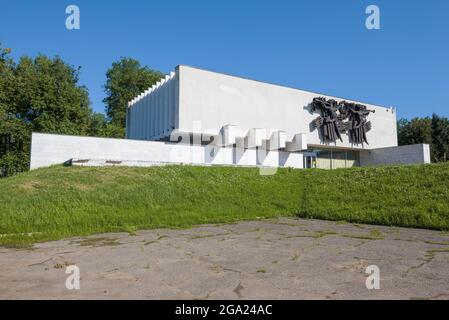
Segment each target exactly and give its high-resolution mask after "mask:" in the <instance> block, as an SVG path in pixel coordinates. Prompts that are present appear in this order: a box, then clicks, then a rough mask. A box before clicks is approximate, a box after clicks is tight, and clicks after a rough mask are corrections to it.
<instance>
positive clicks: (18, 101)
mask: <svg viewBox="0 0 449 320" xmlns="http://www.w3.org/2000/svg"><path fill="white" fill-rule="evenodd" d="M9 54H10V50H9V49H3V48H2V47H1V46H0V175H1V176H6V175H11V174H14V173H17V172H20V171H24V170H27V168H28V166H29V150H30V137H31V132H32V131H35V132H47V133H59V134H73V135H84V134H88V133H89V128H90V127H89V126H90V123H91V114H92V111H91V109H90V105H89V99H88V91H87V89H86V88H85V87H83V86H80V85H79V84H78V82H79V71H80V68H75V67H73V66H70V65H68V64H66V63H65V62H64V61H62V60H61V59H60V58H59V57H56V58H53V59H51V58H48V57H46V56H44V55H39V56H37V57H36V58H34V59H33V58H30V57H22V58H20V60H19V62H18V63H15V62H14V61H13V59H12V58H11V57H10V55H9Z"/></svg>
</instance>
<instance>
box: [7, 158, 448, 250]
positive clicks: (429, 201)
mask: <svg viewBox="0 0 449 320" xmlns="http://www.w3.org/2000/svg"><path fill="white" fill-rule="evenodd" d="M277 216H299V217H307V218H319V219H332V220H345V221H348V222H357V223H372V224H385V225H394V226H405V227H420V228H431V229H440V230H449V165H448V164H439V165H422V166H392V167H377V168H355V169H342V170H333V171H322V170H293V169H280V170H278V172H277V173H276V174H275V175H273V176H261V175H260V174H259V170H258V169H257V168H232V167H191V166H168V167H153V168H124V167H114V168H92V167H91V168H89V167H63V166H56V167H52V168H46V169H40V170H36V171H32V172H28V173H24V174H20V175H18V176H14V177H11V178H6V179H2V180H0V245H20V244H27V243H31V242H35V241H44V240H52V239H60V238H64V237H70V236H78V235H89V234H94V233H100V232H116V231H128V232H133V231H135V230H139V229H150V228H163V227H176V228H183V227H189V226H193V225H196V224H202V223H228V222H235V221H238V220H246V219H257V218H269V217H277Z"/></svg>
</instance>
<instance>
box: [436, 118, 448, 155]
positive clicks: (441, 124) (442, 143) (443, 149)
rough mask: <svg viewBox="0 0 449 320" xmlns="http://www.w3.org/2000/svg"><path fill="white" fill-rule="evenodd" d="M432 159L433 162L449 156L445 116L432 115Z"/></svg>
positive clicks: (446, 119)
mask: <svg viewBox="0 0 449 320" xmlns="http://www.w3.org/2000/svg"><path fill="white" fill-rule="evenodd" d="M432 145H433V148H432V159H433V161H435V162H440V161H447V160H448V158H449V120H448V118H446V117H440V116H438V115H436V114H433V115H432Z"/></svg>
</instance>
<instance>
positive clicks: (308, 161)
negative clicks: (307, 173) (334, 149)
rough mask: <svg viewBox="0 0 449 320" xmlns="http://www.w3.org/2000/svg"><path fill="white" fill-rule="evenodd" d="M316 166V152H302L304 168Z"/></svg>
mask: <svg viewBox="0 0 449 320" xmlns="http://www.w3.org/2000/svg"><path fill="white" fill-rule="evenodd" d="M312 168H316V153H305V154H304V169H312Z"/></svg>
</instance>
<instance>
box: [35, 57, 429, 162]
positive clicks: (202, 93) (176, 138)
mask: <svg viewBox="0 0 449 320" xmlns="http://www.w3.org/2000/svg"><path fill="white" fill-rule="evenodd" d="M317 98H318V99H317ZM126 138H127V139H125V140H120V139H103V138H87V137H68V136H55V135H43V134H33V139H32V152H31V167H32V168H37V167H42V166H47V165H50V164H55V163H62V162H66V161H69V160H71V159H74V161H73V162H74V163H75V164H84V165H155V164H156V165H160V164H172V163H185V164H195V165H242V166H263V167H294V168H312V167H316V168H323V169H334V168H342V167H353V166H364V165H379V164H394V163H402V164H411V163H428V162H430V155H429V147H428V145H414V146H406V147H398V142H397V128H396V111H395V109H394V108H392V107H382V106H378V105H373V104H366V103H359V102H355V101H349V100H344V99H341V98H337V97H331V96H327V95H322V94H318V93H313V92H307V91H303V90H299V89H294V88H288V87H283V86H279V85H275V84H269V83H264V82H259V81H254V80H249V79H244V78H239V77H235V76H230V75H225V74H220V73H215V72H211V71H206V70H201V69H197V68H192V67H188V66H183V65H181V66H178V67H177V68H176V69H175V71H174V72H172V73H171V74H170V75H167V76H166V77H165V78H164V79H162V80H161V81H160V82H158V83H157V84H156V85H154V86H153V87H151V88H148V89H147V90H146V91H145V92H142V93H141V94H140V95H139V96H137V97H135V98H134V99H133V100H132V101H130V102H129V103H128V108H127V121H126ZM368 143H369V144H368Z"/></svg>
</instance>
